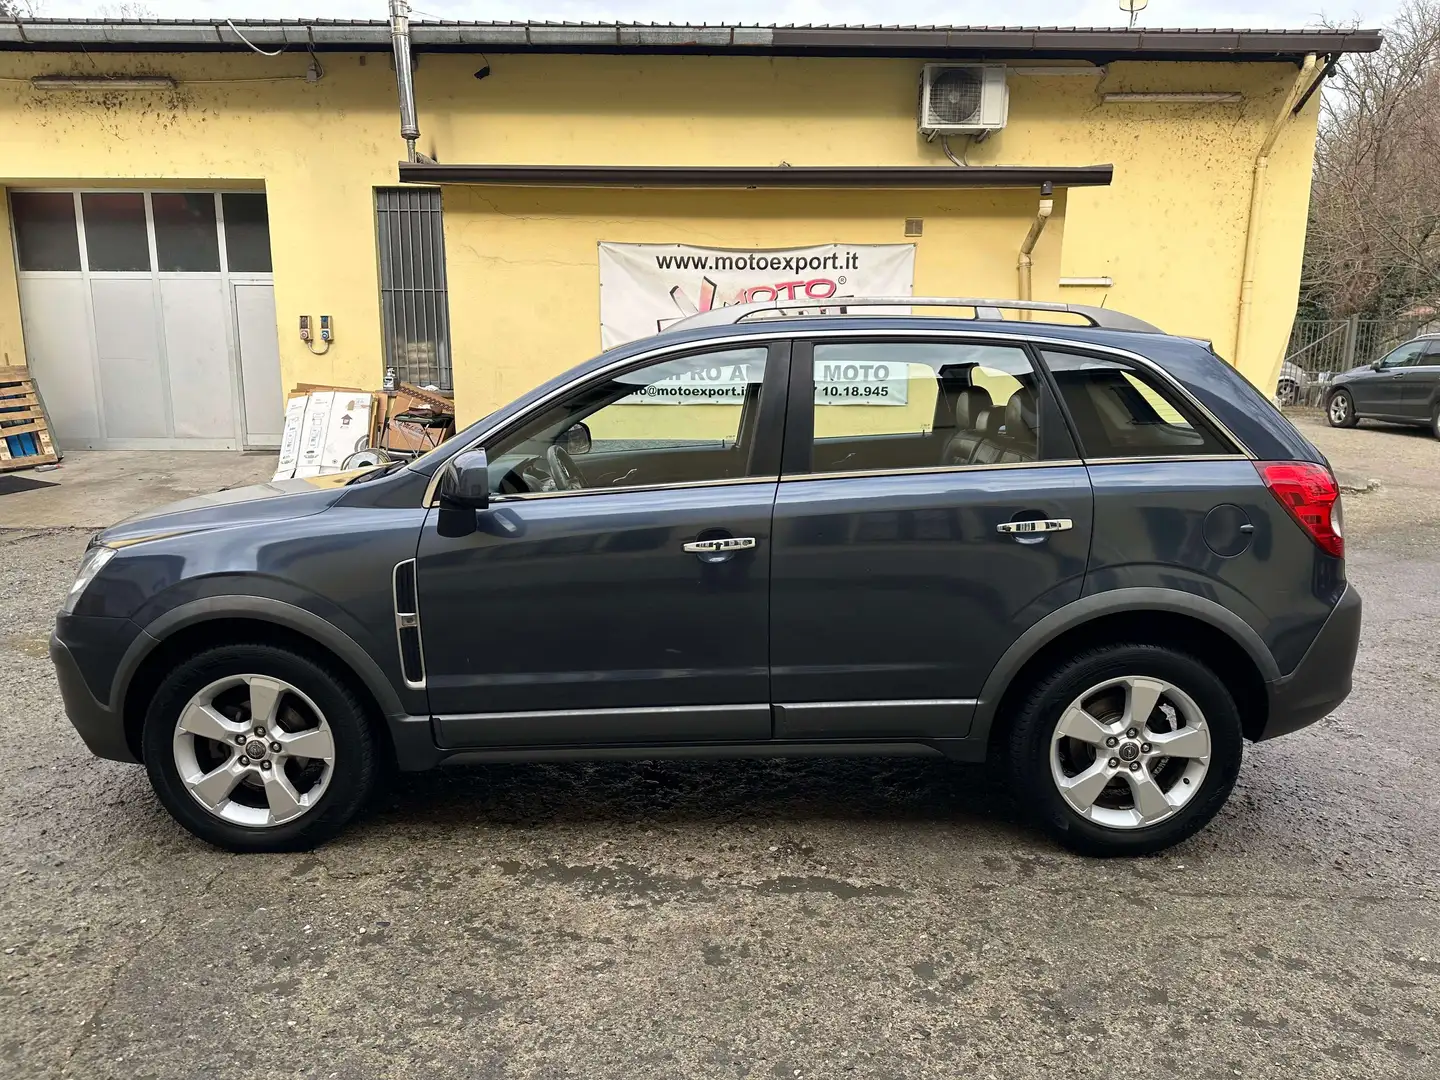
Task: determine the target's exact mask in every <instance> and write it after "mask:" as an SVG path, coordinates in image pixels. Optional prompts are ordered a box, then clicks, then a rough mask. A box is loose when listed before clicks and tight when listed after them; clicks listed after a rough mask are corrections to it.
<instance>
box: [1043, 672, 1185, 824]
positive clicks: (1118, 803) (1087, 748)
mask: <svg viewBox="0 0 1440 1080" xmlns="http://www.w3.org/2000/svg"><path fill="white" fill-rule="evenodd" d="M1209 769H1210V729H1209V728H1208V726H1207V725H1206V723H1205V716H1204V714H1203V713H1202V712H1201V711H1200V707H1199V706H1198V705H1196V704H1195V701H1194V699H1193V698H1191V697H1190V696H1189V695H1188V694H1186V693H1185V692H1184V691H1183V690H1181V689H1180V688H1179V687H1178V686H1176V685H1175V684H1174V683H1170V682H1167V681H1165V680H1164V679H1157V678H1152V677H1150V676H1124V677H1122V678H1118V679H1108V680H1106V681H1105V682H1102V683H1099V684H1098V685H1096V686H1094V687H1091V688H1090V689H1089V690H1087V691H1085V692H1084V693H1083V694H1081V695H1080V696H1079V697H1077V698H1076V699H1075V700H1074V701H1073V702H1071V703H1070V705H1069V707H1068V708H1066V709H1065V711H1064V712H1063V713H1062V714H1061V716H1060V720H1059V722H1058V723H1057V724H1056V725H1055V731H1054V734H1053V735H1052V737H1051V740H1050V775H1051V778H1052V779H1053V780H1054V782H1055V786H1056V788H1057V789H1058V790H1059V792H1060V795H1061V797H1062V798H1063V799H1064V800H1065V802H1066V803H1067V804H1068V805H1069V807H1070V808H1071V809H1072V810H1074V811H1075V812H1076V813H1077V814H1079V815H1080V816H1081V817H1084V818H1086V819H1087V820H1089V821H1093V822H1094V823H1095V824H1097V825H1103V826H1105V827H1107V828H1111V829H1139V828H1146V827H1148V826H1151V825H1156V824H1158V823H1160V822H1162V821H1164V820H1166V819H1167V818H1170V817H1173V816H1174V815H1175V814H1177V813H1179V812H1180V810H1181V809H1183V808H1184V807H1185V805H1186V804H1187V803H1189V802H1190V800H1191V799H1193V798H1194V797H1195V795H1196V793H1197V792H1199V790H1200V787H1201V784H1202V783H1203V782H1204V780H1205V775H1206V773H1207V772H1209Z"/></svg>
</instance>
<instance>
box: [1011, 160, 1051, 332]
mask: <svg viewBox="0 0 1440 1080" xmlns="http://www.w3.org/2000/svg"><path fill="white" fill-rule="evenodd" d="M1054 194H1055V186H1054V185H1053V184H1051V183H1050V182H1049V181H1048V180H1047V181H1046V182H1045V183H1043V184H1041V185H1040V206H1039V207H1038V208H1037V209H1036V211H1035V220H1034V221H1032V222H1031V223H1030V231H1029V232H1028V233H1026V234H1025V240H1024V242H1023V243H1021V245H1020V258H1019V259H1018V260H1017V261H1016V264H1015V266H1016V268H1017V269H1018V270H1019V271H1020V299H1021V300H1033V299H1034V297H1033V296H1031V295H1030V294H1031V290H1032V287H1033V283H1032V271H1033V268H1034V265H1035V260H1034V259H1033V258H1031V255H1032V254H1033V253H1034V251H1035V245H1036V244H1037V243H1039V241H1040V234H1041V233H1042V232H1044V231H1045V223H1046V222H1048V221H1049V220H1050V215H1051V213H1052V212H1054V209H1055V199H1054ZM1020 317H1021V318H1022V319H1028V318H1030V313H1029V312H1028V311H1022V312H1021V313H1020Z"/></svg>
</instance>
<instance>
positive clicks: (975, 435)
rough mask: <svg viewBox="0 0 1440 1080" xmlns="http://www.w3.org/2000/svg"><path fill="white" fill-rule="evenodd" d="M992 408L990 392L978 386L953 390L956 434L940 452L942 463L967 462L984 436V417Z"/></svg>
mask: <svg viewBox="0 0 1440 1080" xmlns="http://www.w3.org/2000/svg"><path fill="white" fill-rule="evenodd" d="M992 411H993V408H992V403H991V401H990V392H989V391H988V390H986V389H985V388H984V387H981V386H963V387H961V388H960V389H959V390H957V391H956V392H955V405H954V412H955V434H954V435H952V436H950V438H949V439H948V440H947V441H946V443H945V449H944V450H942V451H941V453H940V464H941V465H969V464H970V462H971V461H972V460H973V459H974V457H975V450H976V448H977V447H978V446H979V445H980V443H981V442H982V441H984V439H985V434H986V419H987V418H988V417H989V415H990V413H991V412H992Z"/></svg>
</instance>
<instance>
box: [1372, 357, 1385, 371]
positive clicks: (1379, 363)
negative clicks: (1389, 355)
mask: <svg viewBox="0 0 1440 1080" xmlns="http://www.w3.org/2000/svg"><path fill="white" fill-rule="evenodd" d="M1370 370H1371V371H1384V370H1385V359H1384V357H1381V358H1380V359H1379V360H1376V361H1375V362H1374V363H1373V364H1371V365H1370Z"/></svg>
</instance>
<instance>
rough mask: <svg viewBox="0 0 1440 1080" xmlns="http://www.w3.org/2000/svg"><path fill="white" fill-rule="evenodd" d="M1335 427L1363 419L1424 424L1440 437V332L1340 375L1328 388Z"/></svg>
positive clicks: (1328, 410) (1327, 400)
mask: <svg viewBox="0 0 1440 1080" xmlns="http://www.w3.org/2000/svg"><path fill="white" fill-rule="evenodd" d="M1325 418H1326V419H1327V420H1329V421H1330V426H1331V427H1345V428H1348V427H1354V426H1355V425H1356V423H1357V422H1359V421H1361V420H1388V421H1390V422H1392V423H1397V424H1413V425H1424V426H1425V427H1428V428H1429V429H1430V430H1431V431H1432V432H1433V433H1434V435H1435V437H1436V438H1437V439H1440V334H1426V335H1424V336H1422V337H1417V338H1415V339H1414V340H1412V341H1407V342H1405V344H1403V345H1400V346H1398V347H1397V348H1395V349H1393V350H1391V351H1390V352H1388V353H1386V354H1385V355H1384V356H1382V357H1381V358H1380V359H1379V360H1376V361H1375V362H1374V363H1373V364H1364V365H1362V366H1361V367H1357V368H1352V369H1351V370H1349V371H1347V372H1344V373H1343V374H1341V375H1337V376H1335V378H1334V379H1333V380H1331V382H1330V385H1329V386H1327V387H1326V388H1325Z"/></svg>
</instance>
